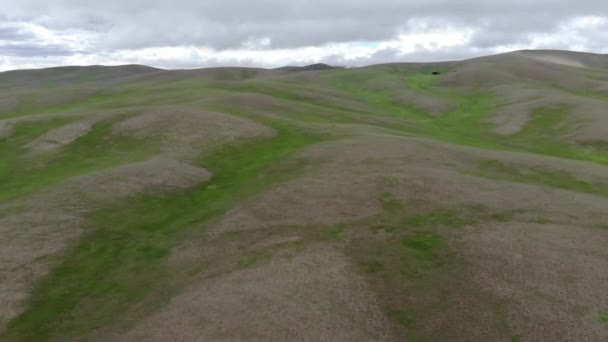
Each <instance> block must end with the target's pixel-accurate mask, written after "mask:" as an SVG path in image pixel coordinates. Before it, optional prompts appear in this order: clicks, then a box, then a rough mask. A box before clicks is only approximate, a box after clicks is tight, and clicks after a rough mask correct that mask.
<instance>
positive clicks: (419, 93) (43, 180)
mask: <svg viewBox="0 0 608 342" xmlns="http://www.w3.org/2000/svg"><path fill="white" fill-rule="evenodd" d="M607 66H608V59H607V58H606V56H604V55H593V54H579V53H573V52H564V51H522V52H517V53H508V54H502V55H497V56H490V57H483V58H478V59H472V60H468V61H462V62H449V63H431V64H424V63H402V64H400V63H397V64H386V65H379V66H371V67H364V68H350V69H328V68H325V67H319V68H317V67H313V68H311V69H314V70H300V69H298V70H297V71H298V72H293V71H287V70H263V69H252V68H212V69H200V70H177V71H163V70H157V69H152V68H147V67H141V66H123V67H115V68H113V67H74V68H54V69H47V70H39V71H17V72H9V73H2V74H0V80H2V82H1V83H2V87H3V89H4V90H6V92H4V93H3V94H4V95H3V96H2V99H1V100H0V111H1V113H0V117H1V120H0V158H2V160H3V163H1V164H0V200H2V204H1V205H0V334H2V335H0V336H1V337H0V339H2V340H7V341H47V340H48V341H66V340H68V341H69V340H91V341H116V340H127V341H131V340H147V341H167V340H174V341H192V340H213V341H234V340H243V341H247V340H254V341H269V340H270V341H273V340H274V341H284V340H323V341H324V340H331V341H402V340H423V341H424V340H430V341H443V340H453V341H498V340H507V341H508V340H512V341H513V340H522V341H526V340H581V341H603V340H607V339H608V302H607V301H606V296H605V291H604V287H605V283H606V281H607V280H608V274H606V271H605V270H608V251H607V250H606V248H604V247H605V246H606V243H607V242H608V241H606V240H607V239H608V230H606V228H607V226H606V222H608V210H607V209H608V166H607V165H608V150H607V148H608V140H607V137H608V131H606V130H607V129H608V125H607V121H606V117H607V116H606V115H605V112H604V108H605V107H606V104H607V103H608V98H606V96H605V95H606V93H605V89H608V88H607V87H608V69H606V67H607ZM317 69H323V70H317ZM325 69H327V70H325ZM34 86H35V87H34ZM34 88H35V89H34Z"/></svg>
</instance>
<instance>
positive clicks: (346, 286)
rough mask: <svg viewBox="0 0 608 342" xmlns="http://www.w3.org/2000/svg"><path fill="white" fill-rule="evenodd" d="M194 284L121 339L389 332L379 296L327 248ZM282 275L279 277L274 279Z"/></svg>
mask: <svg viewBox="0 0 608 342" xmlns="http://www.w3.org/2000/svg"><path fill="white" fill-rule="evenodd" d="M284 254H285V253H280V254H278V255H276V256H275V257H274V258H273V259H272V260H270V261H269V262H267V263H265V264H263V265H259V266H255V267H251V268H247V269H242V270H238V271H235V272H233V273H230V274H226V275H220V276H218V277H215V278H211V279H205V280H201V281H197V282H194V284H192V286H191V287H189V288H187V289H186V290H185V291H184V292H183V293H182V294H180V295H179V296H177V297H175V298H174V299H173V300H172V301H171V303H169V304H168V306H167V307H166V308H165V309H163V311H161V312H160V313H157V314H155V315H153V316H151V317H150V318H148V319H146V320H145V321H143V322H142V323H140V324H139V325H138V326H136V327H135V328H134V329H133V330H132V331H131V332H129V333H128V334H126V335H125V336H123V337H122V338H118V339H119V340H124V341H133V340H140V341H141V340H146V341H168V340H173V341H176V340H177V341H195V340H200V341H207V340H211V341H242V340H247V341H287V340H294V339H295V340H311V341H313V340H314V341H365V340H385V339H387V338H389V336H390V330H389V329H388V322H387V321H386V318H385V317H384V315H383V313H382V311H381V309H380V306H379V305H378V303H377V300H376V298H375V295H374V294H373V292H371V291H370V290H369V289H368V288H367V285H366V283H365V281H364V279H362V278H361V277H360V276H359V275H357V274H356V273H355V272H353V270H352V267H353V266H352V265H350V263H349V261H348V259H347V258H345V257H344V256H343V255H341V254H340V253H339V252H338V251H336V250H335V249H333V248H331V247H330V246H323V245H318V246H311V247H308V248H306V249H305V250H303V251H299V252H295V253H290V254H293V255H290V254H288V255H284ZM277 275H280V276H277Z"/></svg>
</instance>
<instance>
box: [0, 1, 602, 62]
mask: <svg viewBox="0 0 608 342" xmlns="http://www.w3.org/2000/svg"><path fill="white" fill-rule="evenodd" d="M581 16H599V17H608V1H603V0H579V1H577V2H576V4H573V2H572V0H536V1H529V0H511V1H498V0H496V1H491V0H463V1H453V0H427V1H407V0H374V1H372V0H334V1H326V0H323V1H321V0H292V1H284V0H259V1H251V0H205V1H200V0H173V1H170V2H168V1H164V0H163V1H161V0H145V1H144V0H132V1H123V0H104V1H97V2H89V1H87V2H84V1H76V0H54V1H47V0H4V1H3V5H2V8H0V23H1V22H2V21H4V22H9V23H10V22H27V23H32V24H35V25H39V26H41V27H44V28H46V29H47V30H48V31H49V32H51V33H57V35H61V34H62V32H80V33H82V34H84V33H86V38H85V37H84V35H83V38H82V39H83V44H82V45H86V46H94V50H95V51H91V53H96V54H104V53H108V54H109V53H112V52H113V51H120V50H125V49H127V50H129V49H130V50H135V49H143V48H155V47H168V46H169V47H176V46H185V47H188V46H198V47H208V48H211V49H214V50H215V51H224V50H232V49H242V48H251V47H252V46H254V47H255V48H256V49H266V50H272V49H293V48H298V47H307V46H323V45H326V44H331V43H347V42H382V41H386V40H390V39H394V38H395V37H396V36H398V35H399V34H400V33H408V32H429V31H433V30H438V29H444V30H469V31H471V32H472V36H471V40H470V42H469V43H468V45H467V47H465V48H464V50H463V51H460V50H462V49H463V48H462V47H458V48H456V49H457V50H459V51H458V53H449V54H447V55H454V56H461V55H462V56H469V55H475V54H477V53H478V52H479V51H484V52H485V51H486V50H488V51H490V52H491V49H492V48H496V47H501V46H509V45H526V44H531V42H532V38H533V36H534V35H543V34H552V33H555V32H557V30H558V29H559V27H560V25H563V24H564V23H565V22H568V20H571V19H572V18H576V17H581ZM28 34H29V33H27V32H18V31H15V29H14V28H10V27H5V26H2V25H0V40H4V41H8V42H9V43H13V44H17V43H19V44H26V45H28V44H29V45H30V46H33V45H32V44H33V43H36V44H39V45H40V46H42V45H44V44H45V43H48V42H44V41H40V40H39V38H40V37H38V38H36V37H32V36H31V35H29V36H28ZM585 35H588V36H593V37H594V38H593V39H587V40H584V41H580V39H579V41H575V40H576V39H574V38H573V40H572V43H573V44H574V43H576V44H578V45H576V44H575V45H574V46H583V45H584V47H585V48H588V49H601V48H603V46H606V45H607V44H608V37H606V35H605V34H603V33H602V32H600V29H590V30H589V32H585ZM85 40H86V41H85ZM259 41H265V42H267V43H266V44H262V45H260V44H254V43H252V42H259ZM52 43H53V44H55V43H56V42H52ZM539 44H540V43H539ZM542 44H549V45H551V44H553V45H551V46H554V47H562V48H564V46H563V45H564V44H565V45H566V46H565V48H568V47H569V46H570V45H568V44H570V43H569V42H565V43H560V42H554V43H542ZM15 49H16V48H13V50H11V51H13V53H17V51H16V50H15ZM24 49H25V50H27V51H28V52H26V51H25V50H22V51H21V52H20V56H24V55H27V54H29V53H31V54H35V53H36V51H39V52H40V53H41V54H49V53H66V54H67V51H65V50H61V49H59V48H48V49H47V48H39V49H38V50H36V48H34V47H31V48H24ZM72 49H77V48H72ZM6 51H8V50H5V51H2V52H4V53H7V52H6ZM59 51H63V52H59ZM442 51H443V50H441V51H435V52H433V51H426V52H425V51H423V50H420V51H419V52H418V53H414V55H416V54H417V55H419V56H428V57H432V56H443V55H442V53H443V52H442ZM427 52H428V53H427ZM414 55H412V56H414ZM383 56H384V57H383ZM403 56H404V55H403V54H400V53H395V54H391V53H389V52H387V51H384V52H380V51H379V52H377V53H376V54H375V57H373V58H372V57H368V58H366V59H369V60H370V61H371V60H375V59H378V60H382V59H391V58H401V57H403ZM335 58H336V59H337V60H339V59H340V58H342V59H343V60H344V61H347V60H348V58H345V56H336V57H335ZM206 60H207V61H209V62H210V61H215V60H214V59H213V58H207V59H206ZM188 63H189V62H186V64H188ZM243 63H245V60H243ZM247 63H249V62H247ZM163 64H165V63H164V62H163ZM169 64H170V63H169ZM178 64H180V65H181V64H183V63H182V62H179V63H177V62H176V65H178Z"/></svg>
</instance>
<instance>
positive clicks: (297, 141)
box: [5, 123, 321, 341]
mask: <svg viewBox="0 0 608 342" xmlns="http://www.w3.org/2000/svg"><path fill="white" fill-rule="evenodd" d="M274 128H275V129H276V130H277V132H278V135H277V136H275V137H273V138H270V139H259V140H256V141H254V142H248V143H242V144H237V145H233V146H224V147H222V148H220V149H219V150H218V151H216V152H215V153H213V154H212V155H210V156H209V157H207V158H205V159H203V160H201V161H200V164H201V165H202V166H204V167H207V168H208V169H209V170H211V171H212V172H213V174H214V176H213V178H212V179H211V180H210V182H209V184H204V185H201V186H198V187H196V188H194V189H191V190H187V191H181V192H176V193H162V194H144V195H140V196H136V197H134V198H132V199H130V200H129V201H128V205H124V204H122V203H121V204H117V205H116V206H112V207H111V208H107V209H104V210H100V211H98V212H96V213H94V214H92V215H91V217H90V224H91V227H90V230H89V231H90V232H89V233H88V234H86V235H85V236H84V237H83V238H82V239H81V240H80V242H78V243H77V244H76V245H75V246H74V247H73V248H72V249H71V250H70V251H69V252H67V253H66V255H65V257H64V259H63V262H61V263H60V264H59V265H58V266H57V267H56V268H55V269H54V270H53V271H52V272H51V273H50V274H49V275H48V276H47V277H46V278H45V279H44V280H43V281H42V282H41V283H40V284H39V285H38V286H37V288H36V289H35V290H34V292H33V294H32V297H31V301H30V304H29V306H28V308H27V310H26V311H25V312H24V313H23V314H22V315H20V316H19V317H18V318H17V319H15V320H14V321H12V322H11V323H10V324H9V327H8V331H7V333H6V335H5V336H6V337H7V338H8V339H9V340H36V341H44V340H50V339H63V340H66V339H72V338H74V337H78V336H86V335H87V334H88V333H91V332H92V331H94V329H95V328H96V327H99V326H101V325H104V324H107V323H109V322H115V321H116V320H117V317H119V316H118V313H125V312H127V311H128V310H129V309H132V308H133V307H134V305H135V304H137V303H141V302H142V301H143V300H144V299H148V298H149V297H150V295H153V294H154V293H155V291H158V292H160V293H165V292H167V291H169V289H167V287H168V286H169V285H168V271H167V269H166V264H165V261H166V258H167V255H168V254H169V252H170V250H171V249H172V248H173V246H175V244H176V243H177V242H178V241H181V239H183V238H185V237H186V236H187V234H188V232H189V231H190V230H191V229H193V228H195V227H201V225H204V224H205V223H206V222H207V221H209V220H210V219H212V218H214V217H217V216H218V215H221V214H222V213H224V212H226V211H227V210H228V209H229V208H230V207H232V206H233V205H234V204H235V203H236V202H238V201H241V200H243V199H244V198H246V197H248V196H250V195H252V194H254V193H256V192H258V191H260V190H262V189H265V188H266V187H268V186H269V185H270V184H273V183H275V182H278V181H281V180H285V179H287V178H289V177H291V176H293V175H294V174H295V173H297V172H298V171H299V170H301V167H302V165H301V164H300V163H299V162H294V163H280V162H281V161H283V160H285V159H286V158H287V157H288V156H290V155H291V154H292V153H294V152H295V151H297V150H299V149H301V148H303V147H304V146H307V145H310V144H313V143H316V142H318V141H320V139H321V137H319V136H317V135H313V134H309V133H306V132H302V131H299V130H296V129H293V128H291V127H289V126H285V125H283V124H280V123H274ZM210 184H212V185H214V186H213V187H209V185H210ZM159 289H160V290H159ZM162 289H165V291H162ZM158 300H160V301H165V300H166V298H165V297H163V296H161V298H160V299H158ZM137 308H139V310H141V305H140V306H137ZM133 310H135V309H133ZM125 324H126V323H125Z"/></svg>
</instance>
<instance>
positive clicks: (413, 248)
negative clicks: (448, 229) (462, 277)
mask: <svg viewBox="0 0 608 342" xmlns="http://www.w3.org/2000/svg"><path fill="white" fill-rule="evenodd" d="M401 244H402V246H403V251H402V253H403V256H404V258H405V260H406V269H405V272H406V273H407V275H408V276H409V277H410V278H413V279H420V278H422V277H424V276H425V275H427V274H429V273H431V272H433V271H434V270H436V269H437V268H439V267H440V266H441V265H442V264H443V261H442V258H441V256H440V254H439V251H440V250H444V249H445V248H446V246H445V241H444V240H443V238H442V237H441V236H440V235H437V234H433V233H429V232H416V233H414V234H412V235H408V236H406V237H404V238H403V239H402V240H401Z"/></svg>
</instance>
